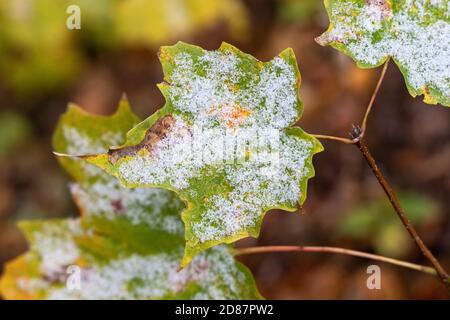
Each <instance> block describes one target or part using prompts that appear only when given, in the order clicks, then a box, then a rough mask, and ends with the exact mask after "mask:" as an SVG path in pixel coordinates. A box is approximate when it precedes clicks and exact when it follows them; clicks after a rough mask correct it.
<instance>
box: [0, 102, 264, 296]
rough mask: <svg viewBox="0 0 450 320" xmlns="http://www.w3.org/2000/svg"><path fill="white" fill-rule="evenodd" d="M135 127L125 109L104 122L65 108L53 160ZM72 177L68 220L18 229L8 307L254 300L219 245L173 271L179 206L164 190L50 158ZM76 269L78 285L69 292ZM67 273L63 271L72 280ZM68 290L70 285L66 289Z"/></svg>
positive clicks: (240, 269)
mask: <svg viewBox="0 0 450 320" xmlns="http://www.w3.org/2000/svg"><path fill="white" fill-rule="evenodd" d="M137 122H138V119H137V117H136V116H135V115H134V114H133V113H132V112H131V111H130V109H129V107H128V104H127V102H126V101H122V102H121V104H120V107H119V109H118V111H117V112H116V113H115V114H114V115H112V116H109V117H101V116H93V115H90V114H87V113H86V112H84V111H83V110H82V109H80V108H78V107H76V106H74V105H72V106H70V107H69V109H68V111H67V112H66V113H65V114H64V115H63V116H62V117H61V119H60V121H59V124H58V127H57V129H56V131H55V134H54V138H53V144H54V147H55V149H56V150H57V151H59V152H61V153H66V152H71V153H75V154H86V153H98V152H103V151H105V150H107V148H108V146H110V145H115V144H122V143H123V142H124V141H125V135H126V132H127V131H128V130H129V129H130V128H131V127H132V126H133V125H135V124H136V123H137ZM59 160H60V162H61V164H62V166H63V167H64V168H65V169H66V170H67V172H68V173H69V174H70V175H71V176H73V177H74V179H75V180H76V183H74V184H72V186H71V191H72V194H73V197H74V200H75V202H76V203H77V205H78V206H79V209H80V211H81V213H82V215H81V217H80V218H77V219H65V220H64V219H54V220H47V221H27V222H21V223H20V228H21V229H22V230H23V232H24V233H25V236H26V238H27V240H28V242H29V247H30V248H29V251H28V252H27V253H25V254H24V255H22V256H20V257H19V258H17V259H16V260H14V261H12V262H10V263H8V264H7V265H6V269H5V273H4V275H3V277H2V278H1V280H0V292H1V294H2V296H3V297H5V298H7V299H178V298H180V299H257V298H260V297H261V296H260V295H259V293H258V291H257V289H256V286H255V283H254V281H253V278H252V276H251V274H250V273H249V271H248V270H247V269H246V268H245V267H244V266H242V265H241V264H240V263H238V262H236V261H235V260H234V257H233V255H232V252H231V251H230V250H231V249H230V248H229V247H226V246H221V247H217V248H214V250H210V251H208V252H205V253H204V254H202V255H200V256H199V257H198V258H196V259H194V261H193V262H192V264H191V265H190V266H189V268H185V269H183V270H182V271H178V268H179V261H180V260H181V258H182V255H183V247H184V237H183V236H184V228H183V224H182V221H181V219H180V214H181V211H182V208H183V207H184V205H183V203H182V202H181V200H180V199H179V198H178V197H177V196H176V195H175V194H174V193H173V192H171V191H168V190H163V189H155V188H145V189H128V188H123V187H121V186H120V185H119V183H118V182H117V181H116V178H114V177H112V176H110V175H107V174H106V173H104V172H103V171H102V170H100V169H98V168H97V167H95V166H93V165H92V164H89V163H87V162H85V161H83V160H82V159H76V158H59ZM69 266H76V268H79V269H76V270H78V271H77V272H79V273H77V275H78V276H79V277H78V278H77V279H78V280H79V281H80V282H78V283H79V287H75V288H74V287H73V286H72V287H71V286H70V283H72V284H73V281H76V280H74V276H77V275H75V273H73V272H74V269H73V267H71V268H69ZM71 272H72V273H71ZM68 284H69V285H68Z"/></svg>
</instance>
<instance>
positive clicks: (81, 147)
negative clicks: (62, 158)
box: [62, 124, 124, 155]
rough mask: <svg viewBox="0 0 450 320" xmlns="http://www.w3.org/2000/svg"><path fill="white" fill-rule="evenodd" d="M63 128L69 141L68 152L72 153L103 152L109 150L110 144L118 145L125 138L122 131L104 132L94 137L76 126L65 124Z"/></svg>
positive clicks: (64, 134) (65, 137)
mask: <svg viewBox="0 0 450 320" xmlns="http://www.w3.org/2000/svg"><path fill="white" fill-rule="evenodd" d="M80 125H81V124H80ZM62 130H63V136H64V139H65V140H66V141H67V142H68V144H67V150H66V152H67V153H68V154H71V155H84V154H99V153H103V152H105V151H107V150H108V146H115V145H118V144H120V143H121V142H122V141H123V139H124V134H123V133H122V132H110V131H109V132H104V133H103V134H102V135H100V136H99V137H96V139H93V138H92V137H90V136H89V135H88V134H86V133H84V132H82V131H80V130H79V129H78V128H76V127H71V126H67V125H65V126H63V127H62Z"/></svg>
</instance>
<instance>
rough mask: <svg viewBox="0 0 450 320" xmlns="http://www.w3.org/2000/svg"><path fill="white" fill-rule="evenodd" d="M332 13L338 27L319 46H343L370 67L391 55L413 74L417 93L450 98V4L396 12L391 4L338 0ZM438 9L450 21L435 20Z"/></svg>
mask: <svg viewBox="0 0 450 320" xmlns="http://www.w3.org/2000/svg"><path fill="white" fill-rule="evenodd" d="M331 10H332V11H331V16H332V19H333V20H334V24H333V28H332V29H331V30H329V31H328V32H326V33H325V34H324V35H322V36H321V37H320V38H319V39H318V41H319V43H321V44H328V43H330V42H338V43H343V44H344V45H346V48H347V49H348V50H349V51H350V53H351V55H352V56H353V57H354V58H355V59H356V60H357V61H359V62H361V63H364V64H367V65H376V64H378V63H380V61H382V60H383V59H384V58H385V57H387V56H391V57H393V58H394V59H395V60H396V61H397V62H398V63H399V65H401V66H403V67H404V68H405V69H406V70H407V72H406V74H405V77H406V80H407V82H408V83H409V85H410V86H411V87H412V88H413V89H414V91H415V92H422V90H423V89H424V88H425V87H431V88H435V89H437V90H439V91H440V92H441V93H443V94H444V96H445V97H446V99H450V21H449V19H450V2H449V1H447V0H433V1H430V0H407V1H405V3H404V4H403V6H402V7H401V8H399V9H396V10H395V11H394V10H393V9H392V8H390V5H389V4H388V3H387V2H386V1H385V0H370V1H369V0H368V1H366V2H365V3H361V2H359V3H355V1H334V3H333V4H332V5H331ZM432 10H439V11H440V12H441V13H443V16H444V18H445V20H443V19H439V18H434V17H433V13H432ZM355 12H357V15H355V14H354V13H355ZM377 32H378V33H382V34H381V35H378V36H380V37H381V38H377V37H378V36H377Z"/></svg>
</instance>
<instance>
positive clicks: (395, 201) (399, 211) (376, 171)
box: [353, 127, 450, 292]
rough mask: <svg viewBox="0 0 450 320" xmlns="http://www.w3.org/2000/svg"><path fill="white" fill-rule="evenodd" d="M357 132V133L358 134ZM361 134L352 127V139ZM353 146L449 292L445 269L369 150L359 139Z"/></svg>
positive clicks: (449, 284)
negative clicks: (415, 226) (417, 229)
mask: <svg viewBox="0 0 450 320" xmlns="http://www.w3.org/2000/svg"><path fill="white" fill-rule="evenodd" d="M358 130H359V132H358ZM358 133H359V134H361V129H360V128H359V127H354V130H353V134H354V135H355V136H354V138H356V135H358ZM355 145H356V146H357V147H358V149H359V150H360V151H361V153H362V155H363V156H364V158H365V159H366V161H367V163H368V164H369V166H370V168H371V169H372V172H373V174H374V175H375V177H376V178H377V180H378V182H379V183H380V185H381V187H382V188H383V190H384V192H385V193H386V195H387V197H388V199H389V201H390V203H391V205H392V207H393V208H394V210H395V212H396V213H397V215H398V217H399V218H400V220H401V221H402V223H403V225H404V226H405V228H406V230H407V231H408V233H409V234H410V236H411V238H412V239H413V240H414V242H415V243H416V245H417V246H418V247H419V249H420V251H421V252H422V254H423V255H424V256H425V258H427V259H428V261H430V263H431V264H432V265H433V267H434V269H435V270H436V272H437V273H438V274H439V277H440V278H441V281H442V283H443V284H444V285H445V286H446V288H447V290H448V291H449V292H450V277H449V275H448V274H447V272H446V271H445V269H444V268H443V267H442V265H441V264H440V263H439V261H438V260H437V259H436V257H435V256H434V255H433V254H432V253H431V251H430V250H429V249H428V248H427V246H426V245H425V243H424V242H423V240H422V239H421V238H420V236H419V234H418V233H417V231H416V229H415V228H414V226H413V225H412V224H411V221H410V220H409V219H408V217H407V216H406V214H405V212H404V210H403V208H402V206H401V205H400V202H399V201H398V198H397V195H396V194H395V192H394V190H393V189H392V187H391V186H390V184H389V182H388V181H387V180H386V178H385V177H384V175H383V173H382V172H381V170H380V168H379V167H378V165H377V163H376V162H375V159H374V158H373V156H372V154H371V153H370V151H369V148H368V147H367V144H366V141H365V140H364V138H362V137H360V138H358V139H357V142H356V143H355Z"/></svg>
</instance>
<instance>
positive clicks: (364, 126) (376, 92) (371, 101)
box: [361, 58, 390, 137]
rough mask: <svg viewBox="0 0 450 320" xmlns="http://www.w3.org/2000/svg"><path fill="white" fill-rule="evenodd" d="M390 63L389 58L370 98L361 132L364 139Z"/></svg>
mask: <svg viewBox="0 0 450 320" xmlns="http://www.w3.org/2000/svg"><path fill="white" fill-rule="evenodd" d="M389 61H390V59H389V58H388V59H387V60H386V62H385V63H384V66H383V70H381V74H380V77H379V78H378V82H377V85H376V86H375V90H374V91H373V93H372V96H371V97H370V101H369V104H368V105H367V109H366V113H365V114H364V119H363V121H362V124H361V130H362V136H363V137H364V133H365V132H366V129H367V119H368V118H369V114H370V112H371V111H372V108H373V104H374V102H375V99H376V97H377V95H378V92H379V91H380V88H381V84H382V83H383V80H384V76H385V75H386V71H387V69H388V67H389Z"/></svg>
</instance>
